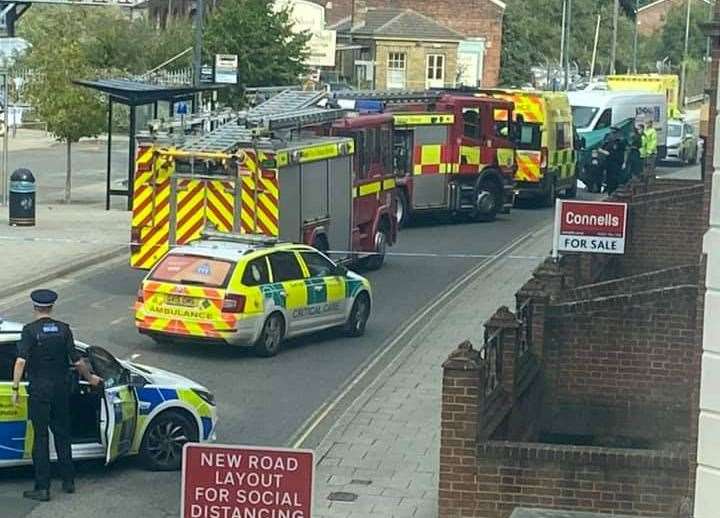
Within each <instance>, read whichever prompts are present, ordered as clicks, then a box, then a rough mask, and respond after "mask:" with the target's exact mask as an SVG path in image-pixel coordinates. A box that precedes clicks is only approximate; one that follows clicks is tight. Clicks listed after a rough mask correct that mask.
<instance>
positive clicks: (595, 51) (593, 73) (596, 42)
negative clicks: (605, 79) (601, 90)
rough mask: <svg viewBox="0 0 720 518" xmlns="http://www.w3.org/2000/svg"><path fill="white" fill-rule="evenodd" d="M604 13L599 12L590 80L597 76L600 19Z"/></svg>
mask: <svg viewBox="0 0 720 518" xmlns="http://www.w3.org/2000/svg"><path fill="white" fill-rule="evenodd" d="M601 19H602V15H601V14H598V19H597V25H595V41H594V42H593V52H592V61H591V62H590V82H591V83H592V80H593V78H594V77H595V60H596V59H597V47H598V39H599V38H600V20H601Z"/></svg>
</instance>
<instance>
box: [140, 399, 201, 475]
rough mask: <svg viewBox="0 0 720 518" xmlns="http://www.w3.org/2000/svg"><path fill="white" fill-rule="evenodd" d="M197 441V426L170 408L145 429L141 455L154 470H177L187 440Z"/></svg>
mask: <svg viewBox="0 0 720 518" xmlns="http://www.w3.org/2000/svg"><path fill="white" fill-rule="evenodd" d="M195 441H197V427H196V426H195V424H194V423H193V422H192V421H190V419H188V418H187V416H185V415H183V414H181V413H180V412H175V411H173V410H168V411H166V412H163V413H162V414H160V415H158V416H157V417H155V419H153V420H152V421H151V422H150V424H149V425H148V427H147V429H146V430H145V435H144V436H143V440H142V444H141V445H140V456H141V458H142V460H143V462H144V463H145V465H146V466H147V467H148V469H150V470H152V471H177V470H179V469H180V465H181V464H182V450H183V446H184V445H185V443H187V442H195Z"/></svg>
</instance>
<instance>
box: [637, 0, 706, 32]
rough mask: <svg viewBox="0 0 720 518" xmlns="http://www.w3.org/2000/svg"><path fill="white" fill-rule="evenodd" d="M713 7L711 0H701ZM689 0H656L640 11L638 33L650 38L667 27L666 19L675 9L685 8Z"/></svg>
mask: <svg viewBox="0 0 720 518" xmlns="http://www.w3.org/2000/svg"><path fill="white" fill-rule="evenodd" d="M699 1H702V2H705V3H706V4H707V5H712V4H713V3H714V2H713V1H711V0H699ZM685 5H687V0H656V1H654V2H651V3H649V4H647V5H644V6H643V7H641V8H640V9H638V31H640V33H641V34H643V35H645V36H649V35H650V34H652V33H653V32H655V31H656V30H658V29H660V28H662V26H663V25H665V17H666V16H667V14H668V13H669V12H670V9H672V8H673V7H683V6H685Z"/></svg>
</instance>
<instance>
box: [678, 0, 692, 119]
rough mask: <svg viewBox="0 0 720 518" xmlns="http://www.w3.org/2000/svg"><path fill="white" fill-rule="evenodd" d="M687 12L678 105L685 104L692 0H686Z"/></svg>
mask: <svg viewBox="0 0 720 518" xmlns="http://www.w3.org/2000/svg"><path fill="white" fill-rule="evenodd" d="M686 2H687V14H686V16H685V46H684V47H683V60H682V68H681V69H680V105H681V106H683V107H684V106H685V96H686V95H687V94H686V93H685V85H686V81H687V60H688V44H689V42H690V12H691V10H692V0H686Z"/></svg>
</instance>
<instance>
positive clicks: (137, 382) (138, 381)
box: [129, 372, 147, 388]
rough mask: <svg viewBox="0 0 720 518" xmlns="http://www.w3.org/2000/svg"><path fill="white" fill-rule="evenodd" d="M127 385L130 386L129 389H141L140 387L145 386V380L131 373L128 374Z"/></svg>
mask: <svg viewBox="0 0 720 518" xmlns="http://www.w3.org/2000/svg"><path fill="white" fill-rule="evenodd" d="M129 385H130V386H131V387H138V388H142V387H144V386H145V385H147V380H146V379H145V378H143V377H142V376H140V375H139V374H135V373H134V372H133V373H130V383H129Z"/></svg>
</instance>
